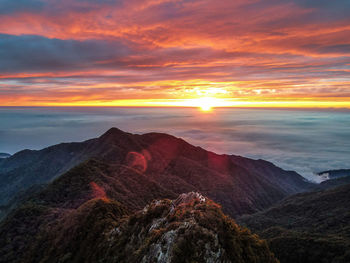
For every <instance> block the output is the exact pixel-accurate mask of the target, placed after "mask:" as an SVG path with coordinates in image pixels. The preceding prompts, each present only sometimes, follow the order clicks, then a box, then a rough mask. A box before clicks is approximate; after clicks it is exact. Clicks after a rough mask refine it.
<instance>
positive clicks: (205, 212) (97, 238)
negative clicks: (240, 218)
mask: <svg viewBox="0 0 350 263" xmlns="http://www.w3.org/2000/svg"><path fill="white" fill-rule="evenodd" d="M4 229H6V230H7V232H6V231H4ZM0 231H1V232H0V234H1V236H2V237H6V240H12V243H11V244H10V246H11V245H12V247H11V248H10V249H9V244H6V241H5V239H1V240H2V241H0V262H42V263H44V262H50V263H56V262H87V263H88V262H130V263H134V262H135V263H138V262H145V263H147V262H163V263H165V262H168V263H177V262H181V263H182V262H183V263H186V262H188V263H190V262H238V263H239V262H247V263H248V262H256V263H259V262H261V263H270V262H271V263H272V262H276V263H277V262H278V260H276V259H275V258H274V256H273V254H272V253H271V252H270V251H269V249H268V247H267V244H266V242H265V241H262V240H260V239H258V237H257V236H256V235H252V234H251V233H250V232H249V230H247V229H244V228H241V227H239V226H238V225H236V224H235V222H234V221H233V220H231V219H229V218H228V217H227V216H225V215H224V214H223V213H222V211H221V209H220V206H219V205H217V204H215V203H214V202H213V201H211V200H209V199H207V198H205V197H204V196H202V195H200V194H198V193H194V192H192V193H188V194H182V195H180V196H179V197H178V198H177V199H176V200H174V201H171V200H169V199H164V200H158V201H153V202H152V203H151V204H149V205H147V206H146V207H145V208H144V209H143V210H141V211H139V212H137V213H135V214H132V215H129V213H128V211H127V210H126V209H125V208H124V207H123V206H122V205H121V204H120V203H118V202H115V201H112V200H109V199H106V198H96V199H92V200H89V201H87V202H85V203H84V204H82V205H81V206H79V207H78V208H77V209H73V210H71V209H69V210H64V211H57V209H52V208H49V207H46V206H42V205H32V206H30V205H26V206H24V207H22V208H21V209H19V210H17V212H16V213H15V214H13V215H12V216H11V217H10V218H8V219H7V220H6V221H5V222H3V224H2V225H1V228H0ZM18 232H25V234H26V235H27V241H28V240H30V242H25V244H24V245H23V242H24V240H25V239H24V238H23V235H24V234H22V238H18V237H17V235H18ZM11 237H14V238H13V239H11ZM28 238H29V239H28ZM13 243H18V244H16V245H13ZM19 247H20V248H21V249H20V250H18V248H19ZM11 249H12V250H11ZM4 252H5V253H4Z"/></svg>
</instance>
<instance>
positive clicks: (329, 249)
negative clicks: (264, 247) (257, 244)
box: [239, 184, 350, 263]
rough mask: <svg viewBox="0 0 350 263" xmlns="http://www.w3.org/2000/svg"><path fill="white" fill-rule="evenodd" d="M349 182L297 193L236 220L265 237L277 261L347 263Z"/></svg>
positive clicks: (349, 245)
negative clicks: (266, 208) (339, 185)
mask: <svg viewBox="0 0 350 263" xmlns="http://www.w3.org/2000/svg"><path fill="white" fill-rule="evenodd" d="M349 204H350V184H349V185H345V186H341V187H337V188H333V189H329V190H325V191H318V192H310V193H303V194H297V195H295V196H291V197H288V198H287V199H285V200H284V201H282V202H281V203H280V204H278V205H276V206H274V207H272V208H270V209H268V210H266V211H264V212H259V213H256V214H253V215H249V216H243V217H241V218H240V219H239V222H240V223H242V224H244V225H246V226H247V227H249V228H250V229H251V230H252V231H253V232H256V233H258V234H259V235H260V236H261V237H263V238H266V239H268V242H269V246H270V248H271V250H272V251H273V252H274V253H275V255H276V257H277V258H278V259H279V260H280V261H281V263H299V262H300V263H308V262H310V263H311V262H333V263H340V262H343V263H346V262H350V224H349V222H350V206H349Z"/></svg>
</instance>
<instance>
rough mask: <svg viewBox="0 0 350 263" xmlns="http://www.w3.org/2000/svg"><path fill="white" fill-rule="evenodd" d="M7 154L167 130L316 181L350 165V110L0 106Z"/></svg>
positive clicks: (0, 139) (1, 140)
mask: <svg viewBox="0 0 350 263" xmlns="http://www.w3.org/2000/svg"><path fill="white" fill-rule="evenodd" d="M0 124H1V125H0V152H7V153H11V154H13V153H15V152H17V151H20V150H23V149H41V148H44V147H47V146H49V145H53V144H57V143H60V142H72V141H82V140H86V139H90V138H94V137H98V136H100V135H101V134H103V133H104V132H105V131H106V130H108V129H109V128H111V127H118V128H120V129H122V130H124V131H128V132H132V133H146V132H153V131H155V132H165V133H169V134H172V135H175V136H178V137H181V138H183V139H185V140H187V141H188V142H190V143H192V144H194V145H197V146H201V147H203V148H205V149H208V150H211V151H214V152H217V153H227V154H235V155H242V156H245V157H250V158H254V159H265V160H268V161H271V162H273V163H275V164H276V165H278V166H280V167H282V168H284V169H286V170H295V171H297V172H298V173H300V174H301V175H303V176H304V177H306V178H307V179H309V180H316V179H317V178H319V177H316V176H315V175H314V174H315V173H317V172H320V171H324V170H330V169H339V168H350V167H349V165H350V163H349V160H350V113H349V111H335V110H322V111H316V110H278V109H274V110H272V109H236V108H220V109H214V110H213V111H212V112H210V113H203V112H201V111H199V110H198V109H194V108H68V107H65V108H53V107H50V108H49V107H48V108H35V107H27V108H20V107H18V108H6V107H1V108H0Z"/></svg>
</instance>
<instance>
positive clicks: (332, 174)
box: [318, 169, 350, 180]
mask: <svg viewBox="0 0 350 263" xmlns="http://www.w3.org/2000/svg"><path fill="white" fill-rule="evenodd" d="M318 175H319V176H321V177H322V178H325V179H326V180H329V179H337V178H341V177H347V176H350V169H339V170H329V171H323V172H320V173H318Z"/></svg>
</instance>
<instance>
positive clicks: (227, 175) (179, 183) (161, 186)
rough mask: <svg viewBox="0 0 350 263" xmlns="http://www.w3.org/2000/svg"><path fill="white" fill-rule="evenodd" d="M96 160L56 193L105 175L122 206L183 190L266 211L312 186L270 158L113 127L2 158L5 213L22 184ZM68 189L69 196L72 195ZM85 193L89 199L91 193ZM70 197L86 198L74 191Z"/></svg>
mask: <svg viewBox="0 0 350 263" xmlns="http://www.w3.org/2000/svg"><path fill="white" fill-rule="evenodd" d="M91 158H94V159H95V162H89V163H87V164H85V166H86V167H85V168H84V169H83V170H81V171H79V172H76V174H74V175H72V173H70V174H68V175H64V176H63V178H60V180H58V181H57V182H55V183H54V184H55V185H57V184H61V185H60V186H59V188H57V189H56V188H55V191H57V192H56V193H57V199H60V198H61V197H62V196H64V195H63V194H62V191H65V192H67V191H70V189H71V187H68V186H67V185H68V184H69V182H70V180H75V181H76V182H78V184H79V185H78V187H77V189H75V190H76V191H78V192H81V193H83V192H84V191H83V189H88V188H89V186H90V185H89V184H90V183H91V182H95V181H97V182H99V181H101V180H102V179H101V178H104V179H103V180H104V181H103V183H102V185H101V186H100V187H102V188H103V189H104V191H106V194H107V196H108V197H109V198H114V197H115V198H116V199H115V200H117V201H120V202H122V203H123V204H124V202H125V200H124V199H127V200H131V199H132V198H130V197H135V198H136V200H141V199H143V200H146V201H147V202H148V201H150V199H149V198H148V197H152V198H155V197H158V198H162V197H167V198H173V197H174V196H175V195H177V194H181V193H183V192H189V191H200V192H202V193H203V194H205V195H207V196H208V197H209V198H212V199H213V200H214V201H215V202H218V203H220V204H221V205H222V206H223V209H224V211H225V212H227V213H228V214H230V215H231V216H237V215H241V214H244V213H253V212H256V211H258V210H261V209H264V208H266V207H268V206H270V205H271V204H274V203H276V202H277V201H279V200H281V199H283V198H284V197H286V196H288V195H291V194H294V193H298V192H302V191H305V190H307V189H309V188H311V187H312V184H311V183H308V182H306V181H305V180H304V178H303V177H301V176H300V175H298V174H297V173H295V172H289V171H284V170H282V169H280V168H278V167H276V166H274V165H273V164H271V163H269V162H266V161H262V160H252V159H248V158H243V157H239V156H229V155H218V154H215V153H212V152H208V151H206V150H204V149H202V148H200V147H195V146H192V145H190V144H188V143H186V142H185V141H183V140H182V139H179V138H176V137H173V136H171V135H167V134H160V133H148V134H144V135H135V134H130V133H126V132H123V131H121V130H119V129H117V128H112V129H110V130H108V131H107V132H106V133H105V134H103V135H102V136H101V137H99V138H97V139H92V140H88V141H85V142H81V143H63V144H59V145H55V146H51V147H48V148H45V149H43V150H40V151H29V150H25V151H21V152H18V153H16V154H15V155H13V156H12V157H10V158H7V159H2V160H1V161H0V180H1V181H2V184H1V185H0V200H1V201H0V202H1V205H2V212H3V214H4V213H6V212H7V211H8V210H9V209H8V208H9V207H13V206H14V204H13V203H11V202H10V200H18V199H22V198H20V197H17V198H15V199H14V196H16V195H18V192H19V191H20V190H22V191H24V192H25V190H26V189H28V188H29V187H31V186H33V185H36V184H45V183H49V182H51V181H52V180H54V179H55V178H57V177H58V176H59V175H61V174H63V173H64V172H66V171H68V170H69V169H71V168H72V167H74V166H76V165H78V164H79V163H82V162H84V161H86V160H89V159H91ZM96 165H97V166H98V167H95V166H96ZM100 167H104V168H103V169H102V168H100ZM79 169H80V168H79ZM99 169H102V171H101V170H99ZM90 170H91V171H97V172H96V173H95V174H94V176H93V178H89V180H87V179H86V178H88V176H87V175H86V173H87V174H88V173H89V172H87V171H90ZM75 171H76V170H75ZM124 174H127V176H124ZM68 177H69V178H70V179H67V178H68ZM74 178H75V179H74ZM132 178H133V179H132ZM81 179H84V180H81ZM65 180H66V181H65ZM123 180H129V181H126V182H124V181H123ZM141 180H144V181H147V184H146V185H148V184H150V185H152V187H155V188H157V189H158V190H159V192H161V193H162V195H161V196H154V195H152V194H151V192H152V189H153V188H150V189H147V188H143V189H141V188H142V184H140V183H139V182H140V181H141ZM50 187H51V188H52V186H50ZM50 187H49V188H50ZM51 188H50V189H51ZM158 190H157V191H158ZM48 192H50V193H51V190H50V191H49V190H48ZM51 194H52V193H51ZM66 194H67V196H70V194H71V193H66ZM84 198H85V199H83V201H86V198H87V197H84ZM67 202H68V201H67ZM69 202H76V203H77V204H80V203H79V202H80V201H79V200H76V199H75V197H74V196H73V198H72V199H71V200H69ZM15 203H16V202H15ZM129 203H130V202H129ZM134 203H135V204H131V203H130V204H128V206H129V208H131V209H138V208H140V207H141V206H143V205H144V202H142V201H140V203H138V202H136V201H135V202H134Z"/></svg>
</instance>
